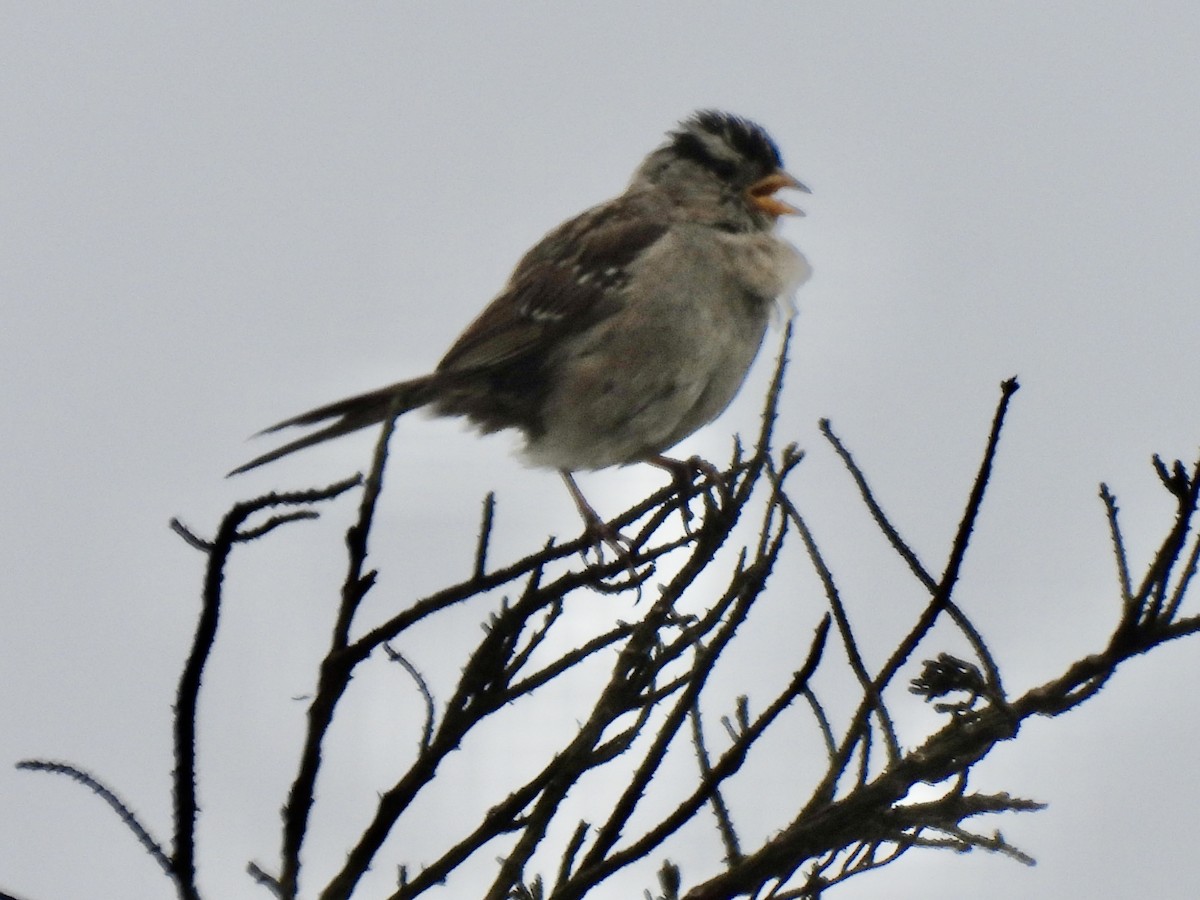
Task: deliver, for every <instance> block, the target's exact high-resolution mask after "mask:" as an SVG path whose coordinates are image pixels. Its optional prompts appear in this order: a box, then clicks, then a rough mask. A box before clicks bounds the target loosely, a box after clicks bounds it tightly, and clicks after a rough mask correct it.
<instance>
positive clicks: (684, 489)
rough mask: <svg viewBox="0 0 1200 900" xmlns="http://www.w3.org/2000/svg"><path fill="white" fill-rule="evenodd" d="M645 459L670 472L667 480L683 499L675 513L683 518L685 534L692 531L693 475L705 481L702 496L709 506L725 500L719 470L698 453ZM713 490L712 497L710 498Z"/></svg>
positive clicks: (722, 502) (724, 489)
mask: <svg viewBox="0 0 1200 900" xmlns="http://www.w3.org/2000/svg"><path fill="white" fill-rule="evenodd" d="M646 462H648V463H650V464H651V465H655V466H658V467H659V468H660V469H665V470H666V471H667V472H669V473H670V474H671V481H672V483H673V484H674V485H675V490H676V492H677V493H678V494H679V497H680V499H681V500H682V501H683V502H682V503H681V504H680V506H679V514H680V516H681V517H682V519H683V528H684V531H686V532H687V533H688V534H689V535H690V534H691V533H692V509H691V506H690V505H689V502H688V501H690V500H691V498H692V497H694V496H696V494H697V493H699V491H698V490H697V487H698V485H697V484H696V483H695V480H696V478H697V476H699V478H700V480H701V482H702V483H705V487H706V488H707V490H705V493H704V499H705V502H706V503H707V504H708V505H709V507H710V508H712V506H713V505H714V504H715V505H716V506H717V507H718V508H719V507H722V506H725V505H726V504H727V503H728V502H729V488H728V487H727V486H726V484H725V478H724V476H723V475H722V474H721V470H720V469H718V468H717V467H716V466H714V465H713V464H712V463H710V462H709V461H708V460H706V459H701V458H700V457H699V456H692V457H690V458H688V459H672V458H671V457H669V456H661V455H659V456H652V457H650V459H648V460H646ZM714 493H715V494H716V499H714V498H713V494H714Z"/></svg>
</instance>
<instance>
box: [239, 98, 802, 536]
mask: <svg viewBox="0 0 1200 900" xmlns="http://www.w3.org/2000/svg"><path fill="white" fill-rule="evenodd" d="M783 188H795V189H798V190H801V191H806V192H807V190H808V188H806V187H805V186H804V185H803V184H801V183H800V182H799V181H797V180H796V179H795V178H793V177H792V176H791V175H789V174H788V173H787V172H785V171H784V170H783V164H782V161H781V160H780V156H779V150H778V148H777V147H776V146H775V142H774V141H773V140H771V138H770V137H769V136H768V135H767V133H766V132H765V131H764V130H763V129H762V128H761V127H759V126H758V125H756V124H754V123H753V122H749V121H747V120H746V119H743V118H740V117H738V116H734V115H730V114H727V113H721V112H714V111H702V112H698V113H696V114H694V115H693V116H691V117H690V118H688V119H687V120H686V121H684V122H682V123H681V124H680V126H679V128H678V129H676V130H675V131H672V132H670V134H669V135H668V138H667V141H666V142H665V143H664V144H663V145H662V146H660V147H659V148H658V149H656V150H654V151H653V152H652V153H651V154H650V155H649V156H647V157H646V158H645V160H643V161H642V164H641V165H640V166H639V167H638V169H637V171H636V172H635V173H634V176H633V180H632V181H631V182H630V184H629V187H628V188H627V189H626V191H625V193H623V194H621V195H620V196H619V197H616V198H615V199H613V200H610V201H608V202H607V203H603V204H601V205H600V206H596V207H594V208H592V209H590V210H588V211H587V212H584V213H582V214H581V215H579V216H576V217H575V218H573V219H570V220H569V221H567V222H564V223H563V224H562V225H560V226H558V228H556V229H554V230H553V231H551V232H550V233H549V234H547V235H546V236H545V237H544V238H542V240H541V241H540V242H538V244H537V245H536V246H534V247H533V249H532V250H530V251H529V252H528V253H526V254H525V257H524V259H522V260H521V262H520V263H519V264H518V265H517V268H516V270H515V271H514V272H513V274H512V277H511V278H510V279H509V281H508V284H507V285H506V286H505V288H504V290H503V291H502V292H501V293H500V295H499V296H498V297H496V299H494V300H493V301H492V302H491V303H490V304H489V305H488V306H487V308H486V309H484V311H483V312H482V313H481V314H480V316H479V317H478V318H477V319H476V320H475V321H474V322H472V323H471V325H470V326H469V327H468V328H467V329H466V331H464V332H463V333H462V335H461V336H460V337H459V339H458V340H457V341H455V342H454V345H453V346H452V347H451V348H450V350H449V352H448V353H447V354H446V355H445V356H444V357H443V358H442V361H441V362H440V363H439V364H438V366H437V368H436V369H435V370H434V371H433V372H432V373H431V374H429V375H424V376H422V377H420V378H414V379H412V380H410V381H402V382H399V383H397V384H393V385H390V386H389V387H385V388H380V389H379V390H376V391H372V392H370V393H367V394H362V395H360V396H357V397H350V398H349V399H346V400H341V401H338V402H337V403H331V404H329V405H327V406H322V407H319V408H317V409H314V410H312V411H311V412H307V413H304V414H302V415H299V416H295V417H293V418H290V419H287V420H286V421H283V422H280V423H279V424H278V425H274V426H272V427H271V428H268V429H267V431H268V432H273V431H277V430H279V429H282V428H287V427H289V426H293V425H316V424H318V423H322V422H326V421H327V420H333V421H332V422H331V423H330V424H328V425H326V426H325V427H324V428H322V429H320V430H319V431H316V432H314V433H312V434H309V435H307V436H305V437H301V438H299V439H298V440H295V441H292V442H291V443H289V444H285V445H284V446H282V447H279V448H277V449H275V450H272V451H271V452H269V453H265V454H263V455H262V456H260V457H258V458H257V459H255V460H253V461H251V462H249V463H247V464H246V465H244V466H241V467H240V468H238V469H235V470H234V472H231V473H230V474H235V473H237V472H244V471H246V470H247V469H252V468H254V467H255V466H260V465H262V464H263V463H267V462H270V461H272V460H274V459H278V458H279V457H281V456H284V455H286V454H288V453H292V452H293V451H296V450H299V449H301V448H303V447H308V446H311V445H312V444H316V443H320V442H321V441H326V440H329V439H330V438H335V437H339V436H340V435H343V434H347V433H349V432H352V431H356V430H358V429H360V428H364V427H366V426H368V425H373V424H375V423H378V422H382V421H383V420H384V419H385V418H386V417H387V416H388V415H389V414H390V413H392V412H395V413H403V412H407V411H409V410H411V409H416V408H417V407H422V406H429V407H430V408H431V410H432V411H433V412H434V413H435V414H437V415H443V416H466V417H467V418H468V419H469V420H470V421H471V422H472V423H473V424H474V425H476V426H477V427H478V428H480V429H481V430H482V431H483V432H485V433H488V432H494V431H499V430H501V429H504V428H517V429H519V430H520V431H522V432H523V433H524V435H525V439H526V444H525V456H526V458H527V459H528V461H529V462H531V463H532V464H534V465H538V466H546V467H550V468H554V469H558V470H559V472H561V473H562V476H563V478H564V479H565V480H566V482H567V486H568V487H569V488H570V490H571V494H572V496H573V497H574V498H575V500H576V503H577V504H578V506H579V508H580V512H581V514H582V515H583V517H584V520H585V522H586V523H587V525H588V527H589V529H593V530H595V529H599V533H601V534H604V529H603V525H602V523H601V520H600V519H599V517H598V516H597V515H596V514H595V512H594V511H592V509H591V507H590V506H589V505H588V504H587V503H586V501H585V500H584V499H583V497H582V495H581V494H580V493H579V490H578V488H577V487H576V485H575V483H574V480H573V479H572V477H571V473H572V472H574V471H577V470H584V469H603V468H606V467H608V466H619V465H626V464H628V463H636V462H649V463H654V464H656V465H659V466H663V467H664V468H667V469H669V470H670V471H672V473H673V474H674V475H675V476H676V477H679V476H680V474H681V471H683V470H686V469H687V464H684V463H680V462H677V461H675V460H670V459H667V458H666V457H664V456H663V455H662V453H663V451H665V450H667V449H668V448H670V447H672V446H674V445H675V444H676V443H678V442H679V441H681V440H682V439H683V438H685V437H687V436H688V435H690V434H691V433H692V432H694V431H696V430H697V429H698V428H700V427H701V426H703V425H706V424H707V423H708V422H711V421H712V420H713V419H715V418H716V417H717V416H718V415H720V413H721V412H722V411H723V410H724V409H725V407H726V406H728V405H729V403H730V401H731V400H732V399H733V397H734V394H736V393H737V390H738V388H739V387H740V386H741V384H742V381H743V379H744V378H745V376H746V372H747V370H748V369H749V367H750V364H751V363H752V362H753V360H754V357H755V355H756V354H757V352H758V348H759V345H760V344H761V343H762V340H763V335H764V333H765V331H766V326H767V323H768V321H769V320H770V318H771V315H772V308H773V307H774V306H775V305H776V304H777V303H780V302H781V301H784V300H786V301H787V303H788V304H789V305H790V300H791V295H792V294H793V293H794V292H795V290H796V289H797V288H798V287H799V286H800V285H801V284H802V283H803V282H804V281H805V280H807V278H808V277H809V274H810V272H811V270H810V269H809V266H808V262H807V260H805V258H804V256H803V255H802V254H801V253H800V251H798V250H797V249H796V248H795V247H793V246H792V245H791V244H789V243H788V242H787V241H785V240H783V239H781V238H780V237H778V236H777V235H776V234H775V225H776V220H777V219H778V218H779V217H780V216H783V215H788V214H797V215H802V213H800V211H799V210H797V209H796V208H794V207H792V206H789V205H788V204H786V203H784V202H783V201H781V200H780V199H778V198H777V197H776V196H775V193H776V192H777V191H779V190H781V189H783Z"/></svg>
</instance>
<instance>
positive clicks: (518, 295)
mask: <svg viewBox="0 0 1200 900" xmlns="http://www.w3.org/2000/svg"><path fill="white" fill-rule="evenodd" d="M666 230H667V223H666V222H665V221H662V220H659V219H656V218H652V217H647V216H646V215H645V214H644V210H635V209H634V208H633V206H632V204H631V202H630V201H629V198H627V197H622V198H618V199H617V200H614V201H611V202H609V203H606V204H604V205H603V206H598V207H596V208H594V209H591V210H588V211H587V212H585V213H583V214H581V215H579V216H577V217H576V218H574V219H571V220H569V221H567V222H565V223H563V224H562V225H560V226H559V227H558V228H556V229H555V230H554V231H552V232H550V234H548V235H546V237H544V238H543V239H542V240H541V241H540V242H539V243H538V244H537V245H536V246H535V247H534V248H533V249H532V250H530V251H529V252H528V253H527V254H525V257H524V258H523V259H522V260H521V262H520V263H519V264H518V265H517V268H516V270H515V271H514V272H513V275H512V278H511V279H509V283H508V286H507V287H506V288H505V289H504V291H503V292H502V293H501V294H500V295H499V296H498V297H496V299H495V300H493V301H492V302H491V303H490V304H488V306H487V307H486V308H485V309H484V311H483V312H482V313H480V314H479V317H478V318H477V319H475V321H474V322H472V323H471V324H470V325H469V326H468V327H467V329H466V330H465V331H464V332H463V333H462V335H461V336H460V337H459V338H458V340H457V341H455V342H454V345H453V346H452V347H451V348H450V350H449V351H448V352H447V353H446V355H445V356H444V357H443V358H442V361H441V362H440V363H439V364H438V371H439V372H451V371H465V370H471V369H480V368H489V367H492V366H496V365H501V364H504V363H509V362H512V361H514V360H517V359H519V358H521V357H524V356H527V355H534V354H536V353H538V352H539V351H540V350H541V349H542V348H544V347H545V346H546V345H547V344H548V343H550V342H553V341H557V340H560V339H561V338H562V337H563V336H564V335H566V334H570V333H572V332H574V331H578V330H581V329H583V328H586V327H588V326H589V325H591V324H593V323H594V322H596V321H597V320H598V319H602V318H604V317H606V316H608V315H610V314H611V313H612V312H614V311H615V310H616V309H617V308H618V305H619V302H618V297H617V295H618V293H619V292H620V290H621V288H622V287H623V286H624V283H625V278H626V276H627V269H628V266H629V264H630V263H631V262H632V261H633V260H634V259H635V258H636V257H637V256H638V255H639V254H640V253H642V252H643V251H644V250H645V249H646V248H648V247H649V246H650V245H652V244H654V243H655V242H656V241H658V240H659V239H660V238H662V236H663V234H664V233H665V232H666Z"/></svg>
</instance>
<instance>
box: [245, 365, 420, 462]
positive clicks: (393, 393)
mask: <svg viewBox="0 0 1200 900" xmlns="http://www.w3.org/2000/svg"><path fill="white" fill-rule="evenodd" d="M435 392H436V388H435V386H434V377H433V376H432V375H427V376H425V377H424V378H414V379H413V380H412V381H401V382H398V383H396V384H393V385H389V386H388V387H385V388H380V389H379V390H375V391H371V392H369V393H366V394H359V395H358V396H357V397H347V398H346V399H345V400H338V401H337V402H336V403H329V404H327V405H325V406H319V407H317V408H316V409H313V410H309V411H308V412H306V413H301V414H300V415H298V416H293V417H292V418H290V419H285V420H284V421H282V422H278V423H276V424H274V425H272V426H271V427H270V428H266V429H264V430H262V431H260V432H259V433H258V434H259V435H263V434H273V433H274V432H276V431H280V430H282V429H284V428H291V427H292V426H294V425H317V424H319V423H321V422H325V421H327V420H329V419H337V421H336V422H332V423H330V424H329V425H327V426H325V427H324V428H322V429H321V430H320V431H315V432H313V433H312V434H308V435H305V436H304V437H302V438H297V439H296V440H294V441H292V442H291V443H288V444H284V445H283V446H282V447H276V448H275V449H274V450H272V451H270V452H269V453H264V454H263V455H262V456H258V457H255V458H254V459H252V460H250V462H248V463H246V464H245V465H242V466H238V467H237V468H236V469H234V470H233V471H232V472H230V473H229V474H230V475H239V474H241V473H242V472H248V471H250V470H251V469H256V468H258V467H259V466H261V465H265V464H266V463H269V462H273V461H274V460H277V459H279V458H280V457H281V456H287V455H288V454H290V453H295V452H296V451H297V450H303V449H304V448H305V447H311V446H313V445H314V444H320V443H322V442H324V441H328V440H332V439H333V438H336V437H341V436H342V435H344V434H350V433H351V432H353V431H358V430H359V429H360V428H366V427H367V426H369V425H375V424H377V423H379V422H382V421H383V420H384V419H386V418H387V417H388V416H390V415H391V416H398V415H401V414H402V413H406V412H409V411H410V410H414V409H416V408H418V407H420V406H424V405H425V404H427V403H429V402H430V401H431V400H433V399H434V396H435ZM255 436H256V437H257V436H258V435H255Z"/></svg>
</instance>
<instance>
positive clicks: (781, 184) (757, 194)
mask: <svg viewBox="0 0 1200 900" xmlns="http://www.w3.org/2000/svg"><path fill="white" fill-rule="evenodd" d="M783 188H792V189H793V190H797V191H803V192H804V193H806V194H811V193H812V191H810V190H809V189H808V187H807V186H806V185H804V184H803V183H802V182H801V181H799V180H798V179H796V178H794V177H793V176H791V175H789V174H788V173H787V172H783V171H779V172H772V173H771V174H770V175H768V176H767V177H766V178H760V179H759V180H758V181H756V182H754V184H752V185H750V187H749V189H748V190H747V191H746V199H747V200H749V201H750V205H751V206H753V207H755V208H757V209H759V210H761V211H762V212H765V213H766V214H767V215H768V216H772V217H774V218H778V217H779V216H802V215H804V211H803V210H800V209H797V208H796V207H794V206H792V205H791V204H790V203H784V202H783V201H782V200H780V199H779V198H778V197H776V196H775V192H776V191H779V190H782V189H783Z"/></svg>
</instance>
